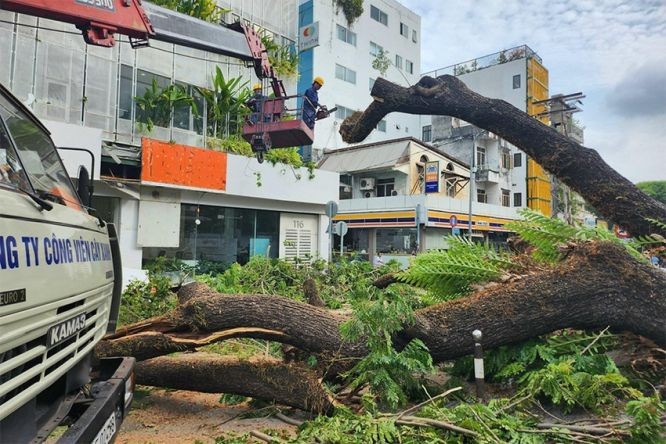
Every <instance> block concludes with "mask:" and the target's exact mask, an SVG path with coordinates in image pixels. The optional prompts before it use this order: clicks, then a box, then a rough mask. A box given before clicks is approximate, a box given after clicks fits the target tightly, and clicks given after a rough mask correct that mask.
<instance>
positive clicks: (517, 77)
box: [513, 74, 520, 89]
mask: <svg viewBox="0 0 666 444" xmlns="http://www.w3.org/2000/svg"><path fill="white" fill-rule="evenodd" d="M518 88H520V74H516V75H515V76H513V89H518Z"/></svg>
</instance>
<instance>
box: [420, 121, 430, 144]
mask: <svg viewBox="0 0 666 444" xmlns="http://www.w3.org/2000/svg"><path fill="white" fill-rule="evenodd" d="M421 140H423V141H424V142H430V141H432V125H425V126H424V127H423V128H422V129H421Z"/></svg>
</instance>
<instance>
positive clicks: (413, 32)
mask: <svg viewBox="0 0 666 444" xmlns="http://www.w3.org/2000/svg"><path fill="white" fill-rule="evenodd" d="M412 42H414V43H416V29H412Z"/></svg>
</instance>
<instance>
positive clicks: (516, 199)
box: [513, 193, 523, 207]
mask: <svg viewBox="0 0 666 444" xmlns="http://www.w3.org/2000/svg"><path fill="white" fill-rule="evenodd" d="M513 206H514V207H522V206H523V194H522V193H513Z"/></svg>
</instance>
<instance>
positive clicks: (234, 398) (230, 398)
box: [218, 393, 247, 405]
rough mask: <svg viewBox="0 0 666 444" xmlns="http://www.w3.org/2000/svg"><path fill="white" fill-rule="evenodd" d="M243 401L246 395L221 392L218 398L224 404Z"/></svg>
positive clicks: (234, 403)
mask: <svg viewBox="0 0 666 444" xmlns="http://www.w3.org/2000/svg"><path fill="white" fill-rule="evenodd" d="M245 401H247V397H246V396H242V395H232V394H228V393H222V396H220V400H219V401H218V402H219V403H220V404H225V405H238V404H242V403H244V402H245Z"/></svg>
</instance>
